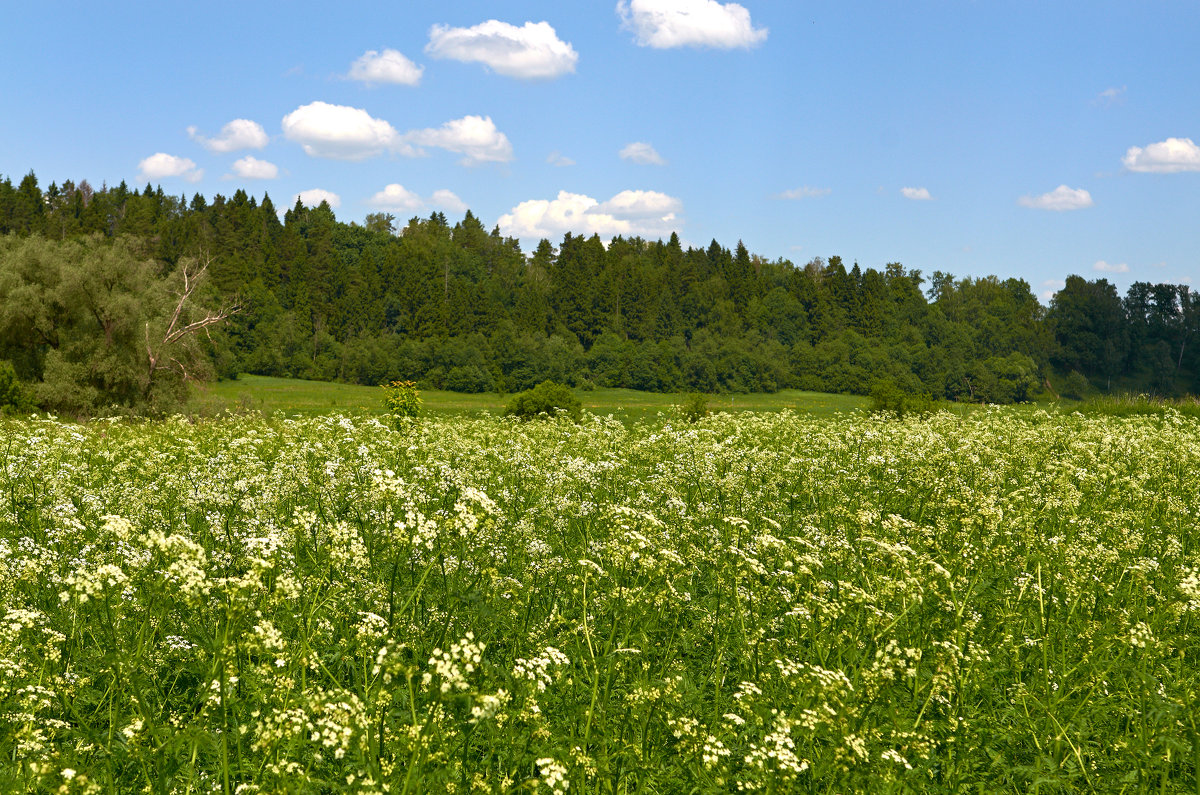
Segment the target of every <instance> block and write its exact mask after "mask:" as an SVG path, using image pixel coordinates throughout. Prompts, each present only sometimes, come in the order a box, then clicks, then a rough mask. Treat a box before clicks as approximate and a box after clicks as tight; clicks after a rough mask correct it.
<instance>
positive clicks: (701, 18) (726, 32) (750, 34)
mask: <svg viewBox="0 0 1200 795" xmlns="http://www.w3.org/2000/svg"><path fill="white" fill-rule="evenodd" d="M617 13H618V14H620V16H621V23H622V27H624V28H626V29H628V30H631V31H633V34H634V38H635V39H636V40H637V43H638V44H640V45H641V46H643V47H655V48H657V49H667V48H671V47H714V48H717V49H724V50H727V49H733V48H736V47H744V48H750V47H755V46H757V45H759V44H762V43H763V42H764V41H766V39H767V29H766V28H756V27H754V24H753V23H752V22H751V21H750V12H749V11H747V10H746V9H745V7H743V6H741V5H739V4H737V3H718V2H716V0H620V2H619V3H617Z"/></svg>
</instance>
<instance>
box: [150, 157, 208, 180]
mask: <svg viewBox="0 0 1200 795" xmlns="http://www.w3.org/2000/svg"><path fill="white" fill-rule="evenodd" d="M166 177H181V178H183V179H186V180H187V181H188V182H199V181H200V180H201V178H203V177H204V170H203V169H199V168H196V164H195V163H194V162H192V161H191V160H189V159H187V158H186V157H176V156H175V155H168V154H165V153H163V152H157V153H155V154H152V155H150V157H147V158H146V159H145V160H142V161H141V162H140V163H138V181H141V180H143V179H144V180H154V179H164V178H166Z"/></svg>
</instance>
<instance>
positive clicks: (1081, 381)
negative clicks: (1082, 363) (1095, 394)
mask: <svg viewBox="0 0 1200 795" xmlns="http://www.w3.org/2000/svg"><path fill="white" fill-rule="evenodd" d="M1090 391H1091V386H1090V385H1089V384H1088V380H1087V378H1086V377H1085V376H1084V374H1083V373H1081V372H1079V371H1078V370H1072V371H1071V372H1070V373H1069V374H1068V375H1067V377H1066V378H1065V379H1063V385H1062V395H1063V397H1069V398H1073V399H1075V400H1083V398H1084V397H1085V396H1086V395H1087V393H1088V392H1090Z"/></svg>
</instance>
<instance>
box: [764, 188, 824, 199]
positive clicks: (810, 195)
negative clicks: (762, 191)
mask: <svg viewBox="0 0 1200 795" xmlns="http://www.w3.org/2000/svg"><path fill="white" fill-rule="evenodd" d="M832 192H833V190H832V189H830V188H811V187H809V186H808V185H804V186H801V187H799V188H791V189H790V190H785V191H783V192H782V193H776V194H775V198H776V199H819V198H821V197H822V196H828V195H829V194H830V193H832Z"/></svg>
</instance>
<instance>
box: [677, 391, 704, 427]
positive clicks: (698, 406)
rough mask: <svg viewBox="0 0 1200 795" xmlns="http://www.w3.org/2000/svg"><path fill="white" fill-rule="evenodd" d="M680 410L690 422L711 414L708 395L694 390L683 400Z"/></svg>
mask: <svg viewBox="0 0 1200 795" xmlns="http://www.w3.org/2000/svg"><path fill="white" fill-rule="evenodd" d="M679 410H680V411H681V412H682V413H683V416H684V418H685V419H686V420H687V421H688V422H699V421H700V420H702V419H704V418H705V417H707V416H708V414H709V411H708V395H704V394H701V393H699V392H693V393H692V394H690V395H688V396H687V399H686V400H684V401H683V405H682V406H680V407H679Z"/></svg>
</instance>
